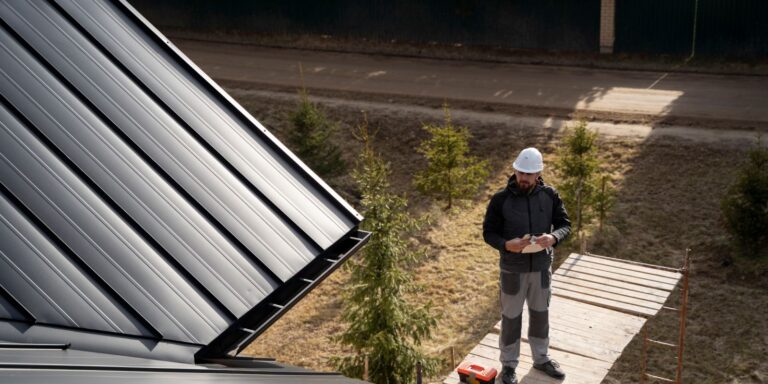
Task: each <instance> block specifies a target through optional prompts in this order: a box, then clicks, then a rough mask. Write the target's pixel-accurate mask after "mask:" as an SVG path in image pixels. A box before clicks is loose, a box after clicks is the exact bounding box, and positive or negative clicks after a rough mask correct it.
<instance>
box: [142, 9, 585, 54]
mask: <svg viewBox="0 0 768 384" xmlns="http://www.w3.org/2000/svg"><path fill="white" fill-rule="evenodd" d="M131 3H132V4H133V5H134V6H135V7H136V8H137V9H138V10H139V11H140V12H142V13H143V14H144V15H145V16H146V17H147V18H148V19H149V20H150V21H151V22H152V23H153V24H155V25H158V26H160V27H163V26H167V27H178V28H190V29H195V30H198V31H230V32H233V31H237V32H245V33H248V32H252V33H270V34H275V33H276V34H327V35H333V36H343V37H356V38H371V39H378V40H385V41H386V40H392V39H396V40H402V41H412V42H420V43H428V42H437V43H443V44H455V43H462V44H474V45H494V46H503V47H508V48H520V49H537V50H552V51H579V52H595V51H597V49H598V34H599V27H600V0H421V1H415V0H388V1H386V0H315V1H305V0H304V1H302V0H282V1H278V0H261V1H236V0H224V1H211V0H163V1H158V0H134V1H131Z"/></svg>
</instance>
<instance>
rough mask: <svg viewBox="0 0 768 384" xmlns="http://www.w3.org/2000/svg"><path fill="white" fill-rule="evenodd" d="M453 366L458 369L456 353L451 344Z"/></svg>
mask: <svg viewBox="0 0 768 384" xmlns="http://www.w3.org/2000/svg"><path fill="white" fill-rule="evenodd" d="M451 368H453V369H456V353H455V351H454V349H453V345H451Z"/></svg>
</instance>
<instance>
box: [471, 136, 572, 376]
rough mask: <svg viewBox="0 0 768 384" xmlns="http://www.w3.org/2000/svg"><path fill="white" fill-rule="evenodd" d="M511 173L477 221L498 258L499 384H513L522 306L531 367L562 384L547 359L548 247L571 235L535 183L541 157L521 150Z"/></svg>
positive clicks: (555, 200) (557, 203) (555, 199)
mask: <svg viewBox="0 0 768 384" xmlns="http://www.w3.org/2000/svg"><path fill="white" fill-rule="evenodd" d="M512 167H513V168H514V170H515V172H514V175H512V177H510V178H509V182H508V183H507V186H506V188H504V189H503V190H501V191H499V192H497V193H496V194H495V195H493V197H492V198H491V201H490V203H488V209H487V210H486V213H485V220H484V221H483V239H484V240H485V242H486V243H488V244H489V245H490V246H492V247H494V248H495V249H497V250H498V251H499V255H500V261H499V267H500V270H501V271H500V272H501V274H500V280H501V294H500V297H501V336H500V337H499V349H501V355H500V357H499V359H500V360H501V364H502V366H503V368H502V371H501V379H502V382H503V383H504V384H517V378H516V376H515V369H516V368H517V364H518V362H519V357H520V333H521V328H522V314H523V304H524V303H525V301H526V300H527V301H528V314H529V322H528V343H529V344H530V345H531V355H532V356H533V367H534V368H536V369H538V370H541V371H543V372H544V373H546V374H547V375H549V376H552V377H554V378H558V379H562V378H565V373H564V372H563V370H562V369H561V368H560V365H559V364H558V363H557V362H556V361H554V360H552V359H550V357H549V299H550V297H551V287H550V285H551V279H552V271H551V265H552V259H553V247H555V246H556V245H557V244H558V243H560V242H561V241H563V240H564V239H565V238H566V237H567V236H568V235H569V234H570V233H571V222H570V220H568V214H567V213H566V211H565V207H564V206H563V201H562V200H561V199H560V196H559V195H558V194H557V191H556V190H555V189H554V188H553V187H551V186H549V185H547V184H544V180H543V179H542V178H541V171H542V170H543V169H544V161H543V159H542V156H541V152H539V151H538V150H537V149H536V148H526V149H523V150H522V151H521V152H520V154H519V155H518V156H517V159H516V160H515V162H514V163H513V164H512Z"/></svg>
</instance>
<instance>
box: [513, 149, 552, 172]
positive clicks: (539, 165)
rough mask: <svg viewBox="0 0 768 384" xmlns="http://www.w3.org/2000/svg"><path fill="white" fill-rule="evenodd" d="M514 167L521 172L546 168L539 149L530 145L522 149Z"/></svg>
mask: <svg viewBox="0 0 768 384" xmlns="http://www.w3.org/2000/svg"><path fill="white" fill-rule="evenodd" d="M512 167H513V168H515V169H516V170H518V171H520V172H525V173H537V172H541V171H542V170H543V169H544V160H543V159H542V158H541V152H539V150H538V149H536V148H533V147H529V148H526V149H523V150H522V151H520V154H519V155H517V159H515V162H514V163H512Z"/></svg>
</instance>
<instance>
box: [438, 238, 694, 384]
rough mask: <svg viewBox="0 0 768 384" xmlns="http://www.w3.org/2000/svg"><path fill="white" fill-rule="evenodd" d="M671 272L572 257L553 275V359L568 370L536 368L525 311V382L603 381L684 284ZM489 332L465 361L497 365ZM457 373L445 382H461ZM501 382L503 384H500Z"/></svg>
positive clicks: (520, 371)
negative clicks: (561, 375) (558, 375)
mask: <svg viewBox="0 0 768 384" xmlns="http://www.w3.org/2000/svg"><path fill="white" fill-rule="evenodd" d="M681 277H682V276H681V274H680V273H678V272H676V271H673V270H668V269H666V270H665V269H658V268H653V267H651V266H648V265H640V264H636V263H630V262H625V261H622V260H619V259H613V258H607V257H604V256H596V255H580V254H576V253H574V254H571V255H570V256H569V257H568V258H567V259H566V260H565V261H564V262H563V264H562V265H561V266H560V268H558V270H557V271H555V273H554V274H553V278H552V295H553V296H552V301H551V302H550V311H549V312H550V317H549V327H550V330H549V331H550V332H549V338H550V355H551V356H552V358H553V359H555V360H557V361H558V362H559V363H560V365H561V366H562V367H563V370H565V372H566V378H565V380H555V379H553V378H550V377H548V376H546V375H545V374H543V373H541V372H539V371H537V370H535V369H533V361H532V359H531V355H530V354H531V350H530V346H529V345H528V342H527V334H528V309H527V308H524V309H523V329H522V345H521V347H520V352H521V356H520V364H519V365H518V367H517V377H518V380H519V381H520V383H532V384H538V383H584V384H587V383H593V384H595V383H600V382H601V381H602V380H603V378H604V377H605V375H606V374H608V370H610V368H611V366H613V363H614V362H615V361H616V359H618V358H619V356H620V355H621V353H622V351H623V350H624V348H625V347H626V346H627V344H629V342H630V341H631V340H632V338H633V337H635V335H636V334H637V333H638V332H640V330H641V329H642V327H643V325H644V324H645V321H646V318H647V317H651V316H654V315H656V313H658V311H659V310H660V309H661V307H662V306H663V305H664V303H665V302H666V300H667V298H668V297H669V295H670V293H671V292H672V290H674V288H675V287H676V286H677V283H678V282H679V281H680V278H681ZM500 327H501V322H498V323H497V324H496V326H495V327H494V329H493V331H494V333H489V334H487V335H486V336H485V337H484V338H483V340H481V341H480V343H479V344H478V345H477V346H476V347H475V348H473V349H472V351H470V353H469V354H468V355H467V356H466V357H465V358H464V360H469V361H474V362H478V363H482V364H484V365H489V366H493V367H496V369H497V370H499V372H500V371H501V363H499V346H498V340H499V336H498V332H499V331H500ZM458 382H459V376H458V374H457V372H456V370H455V369H454V371H453V372H452V373H451V375H450V376H448V377H447V378H446V379H445V381H444V383H450V384H453V383H458ZM497 382H500V381H497Z"/></svg>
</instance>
